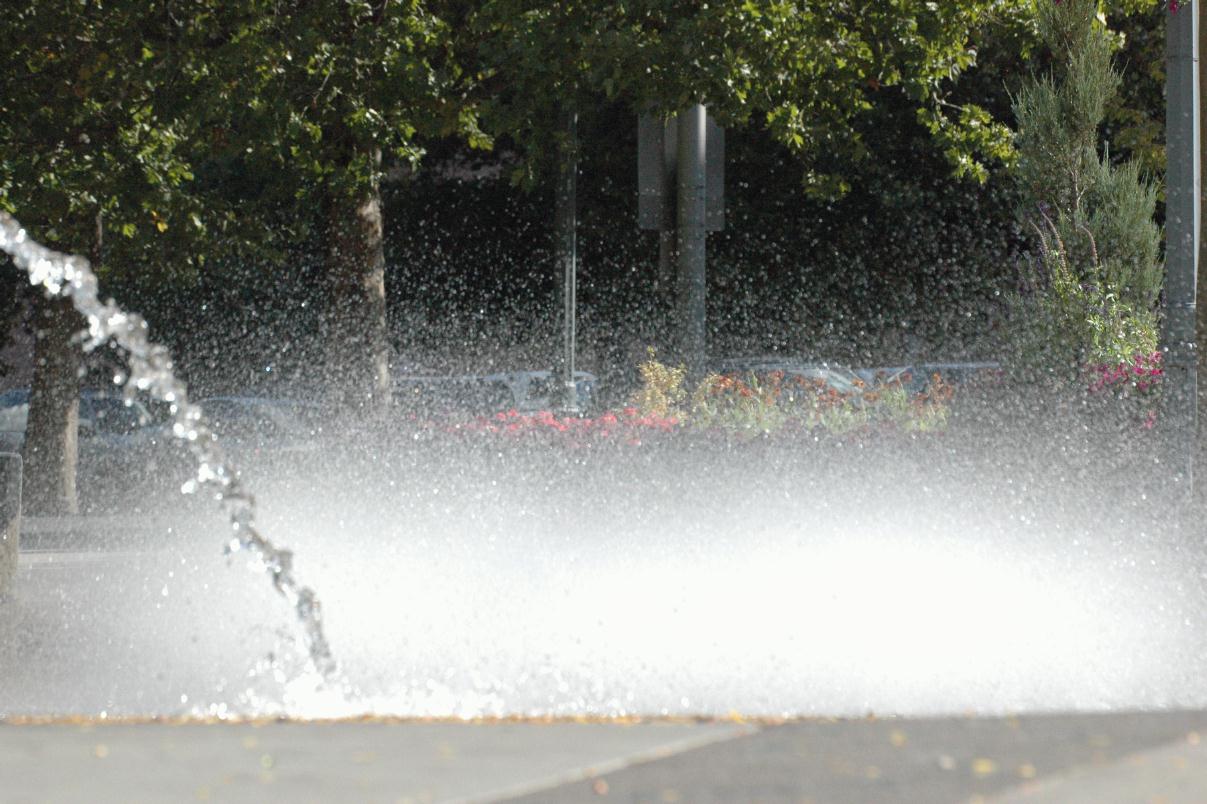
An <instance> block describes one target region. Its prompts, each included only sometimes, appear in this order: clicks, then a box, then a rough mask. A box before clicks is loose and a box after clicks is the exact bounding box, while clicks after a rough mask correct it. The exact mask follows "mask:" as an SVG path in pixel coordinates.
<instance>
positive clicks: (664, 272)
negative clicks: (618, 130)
mask: <svg viewBox="0 0 1207 804" xmlns="http://www.w3.org/2000/svg"><path fill="white" fill-rule="evenodd" d="M662 125H663V128H662V186H663V187H664V188H665V192H664V195H663V203H662V207H661V212H662V219H661V221H660V222H659V224H660V227H661V228H660V229H659V230H658V289H659V290H660V291H662V292H664V293H668V294H669V293H673V292H674V288H675V217H676V215H675V202H674V200H673V196H672V195H671V192H670V188H672V187H674V186H675V181H676V179H675V175H676V173H677V171H676V169H675V160H676V159H678V156H679V153H678V152H679V137H678V130H679V122H678V120H677V119H676V118H674V117H672V118H671V119H670V120H668V121H666V122H665V123H663V124H662Z"/></svg>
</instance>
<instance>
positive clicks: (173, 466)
mask: <svg viewBox="0 0 1207 804" xmlns="http://www.w3.org/2000/svg"><path fill="white" fill-rule="evenodd" d="M29 397H30V391H29V389H28V388H14V389H11V390H9V391H5V392H4V393H0V452H20V451H21V448H22V447H23V446H24V443H25V432H26V429H27V426H28V423H29ZM79 415H80V421H79V431H78V432H79V435H78V438H79V440H78V444H79V463H78V470H77V479H76V485H77V488H78V489H79V493H80V497H81V501H82V502H83V503H84V505H85V507H97V506H101V507H104V505H105V504H106V503H108V502H111V501H117V500H125V499H128V497H129V496H130V495H131V494H136V493H143V492H148V493H149V492H150V491H151V490H153V489H157V488H162V487H164V486H165V484H167V485H178V483H179V480H178V479H177V476H178V475H179V474H180V467H181V466H182V463H181V455H180V452H179V450H178V449H173V447H172V446H170V443H169V442H172V441H173V439H172V436H171V433H170V431H169V429H168V426H167V424H166V423H165V422H164V421H163V420H162V417H159V416H156V415H155V413H154V412H153V411H152V409H151V408H149V407H148V406H147V405H146V404H145V403H143V402H142V401H140V400H137V399H133V400H129V401H127V400H126V399H124V398H123V397H122V396H121V395H120V394H113V393H108V392H106V391H102V390H95V389H85V390H83V391H81V392H80V413H79Z"/></svg>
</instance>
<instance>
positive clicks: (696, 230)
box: [637, 104, 725, 374]
mask: <svg viewBox="0 0 1207 804" xmlns="http://www.w3.org/2000/svg"><path fill="white" fill-rule="evenodd" d="M637 143H638V146H637V184H638V197H637V222H638V226H639V227H640V228H642V229H655V230H657V231H658V233H659V234H658V279H657V282H656V283H655V284H656V286H657V288H658V290H659V291H671V290H673V292H674V294H675V304H674V311H675V312H674V329H675V337H674V341H675V347H676V348H677V350H678V352H679V356H680V357H681V358H682V360H683V362H684V363H685V364H686V365H687V367H688V368H689V370H690V371H691V372H692V373H693V374H698V373H700V372H702V371H703V369H704V367H705V365H706V363H707V338H706V331H707V328H706V322H707V318H706V315H707V311H706V307H707V288H708V281H707V276H708V275H707V267H706V266H707V262H706V258H705V257H706V254H705V244H706V239H707V237H706V236H707V233H708V232H718V231H720V230H721V229H723V228H724V226H725V130H724V129H723V128H721V127H720V126H718V125H717V124H716V122H715V121H714V120H713V119H712V118H711V117H709V116H708V114H707V112H706V111H705V108H704V106H702V105H700V104H697V105H695V106H692V107H690V108H689V109H687V110H685V111H683V112H681V113H679V114H676V115H672V116H670V117H669V118H666V119H663V118H661V117H658V116H656V115H653V114H645V115H642V116H641V117H640V118H639V119H638V122H637Z"/></svg>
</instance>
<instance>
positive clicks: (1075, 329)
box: [1014, 0, 1163, 366]
mask: <svg viewBox="0 0 1207 804" xmlns="http://www.w3.org/2000/svg"><path fill="white" fill-rule="evenodd" d="M1037 8H1038V16H1037V22H1038V29H1039V32H1040V34H1041V35H1042V37H1043V39H1044V41H1045V43H1046V44H1047V46H1048V47H1049V48H1050V50H1051V52H1052V53H1053V57H1054V58H1053V62H1054V67H1053V71H1052V72H1051V73H1050V74H1048V75H1043V76H1040V77H1037V78H1035V79H1033V80H1032V81H1030V82H1027V83H1026V84H1025V85H1024V86H1023V88H1022V90H1021V91H1020V92H1019V93H1018V95H1017V97H1016V99H1015V104H1014V109H1015V115H1016V118H1017V120H1018V152H1019V161H1018V172H1017V178H1018V182H1019V185H1020V188H1021V191H1022V193H1023V197H1024V199H1025V202H1024V203H1025V206H1024V208H1023V209H1022V211H1021V214H1022V216H1023V217H1024V219H1025V220H1026V221H1027V222H1028V225H1029V226H1030V228H1031V229H1032V231H1033V233H1034V235H1035V242H1036V250H1035V251H1036V256H1035V259H1033V260H1032V262H1031V270H1030V271H1029V275H1028V277H1027V280H1028V283H1027V284H1028V288H1027V290H1028V291H1029V292H1028V293H1027V294H1026V295H1025V296H1024V297H1023V298H1022V299H1021V300H1020V307H1021V310H1020V312H1021V318H1022V322H1023V328H1024V331H1025V332H1026V336H1025V337H1024V342H1028V341H1029V342H1030V343H1031V344H1032V347H1033V348H1031V349H1030V351H1032V352H1039V353H1043V354H1047V355H1048V357H1047V358H1045V359H1049V360H1050V359H1051V358H1052V355H1051V352H1052V349H1053V348H1054V347H1055V348H1059V349H1062V350H1067V351H1066V352H1065V357H1067V358H1071V359H1072V361H1073V365H1074V366H1080V365H1083V364H1084V363H1085V362H1086V361H1093V362H1119V361H1121V360H1130V359H1131V357H1132V356H1133V355H1134V354H1136V353H1149V352H1152V351H1153V349H1154V348H1155V345H1156V342H1155V328H1154V307H1155V304H1156V301H1157V296H1158V294H1159V293H1160V289H1161V282H1162V276H1163V266H1162V264H1161V260H1160V245H1161V242H1160V241H1161V231H1160V228H1159V227H1158V226H1157V224H1156V223H1155V222H1154V219H1153V216H1154V212H1155V208H1156V201H1157V191H1156V188H1155V186H1154V185H1153V184H1152V183H1151V182H1149V181H1147V180H1146V179H1145V178H1144V177H1142V176H1141V174H1140V169H1139V166H1138V165H1137V164H1136V163H1135V162H1127V163H1123V164H1121V165H1115V164H1113V163H1112V161H1111V159H1110V156H1109V153H1107V152H1106V150H1105V148H1103V149H1102V150H1101V152H1100V148H1099V130H1100V127H1101V125H1102V123H1103V120H1104V118H1105V116H1106V111H1107V109H1108V106H1109V104H1110V103H1111V101H1112V99H1113V98H1114V96H1115V93H1116V91H1117V89H1118V87H1119V84H1120V76H1119V73H1118V72H1117V71H1116V70H1115V68H1114V67H1113V65H1112V54H1113V53H1114V50H1115V47H1116V44H1117V42H1116V39H1115V37H1113V36H1112V34H1111V33H1110V31H1108V30H1107V28H1106V26H1105V23H1104V22H1103V19H1102V17H1101V15H1100V13H1099V11H1098V5H1097V3H1096V2H1092V0H1066V2H1063V3H1053V2H1047V1H1046V0H1041V2H1039V3H1038V5H1037ZM1058 359H1064V358H1058Z"/></svg>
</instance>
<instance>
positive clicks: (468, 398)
mask: <svg viewBox="0 0 1207 804" xmlns="http://www.w3.org/2000/svg"><path fill="white" fill-rule="evenodd" d="M556 382H557V381H556V378H555V375H554V373H553V372H551V371H527V370H525V371H507V372H498V373H494V374H463V375H422V374H411V375H404V376H401V377H396V378H395V379H394V402H395V405H397V406H398V407H399V408H400V409H401V410H403V411H405V412H407V413H414V414H416V415H432V414H437V415H438V414H446V413H470V414H475V415H482V414H490V413H498V412H500V411H505V410H512V409H514V410H518V411H521V412H525V413H531V412H535V411H539V410H551V409H553V408H555V407H556V406H557V405H556V399H555V393H554V392H555V391H556V388H555V387H554V386H555V384H556ZM597 383H598V378H597V377H596V376H595V375H594V374H592V373H590V372H587V371H576V372H574V385H575V391H576V392H577V394H578V406H579V409H580V410H583V411H586V412H589V411H590V410H592V409H593V408H594V405H595V400H596V386H597Z"/></svg>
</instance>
